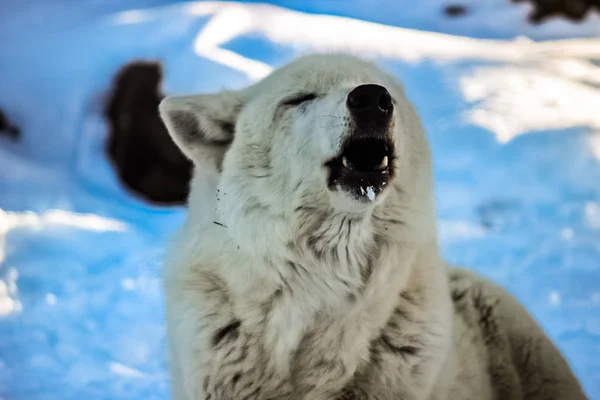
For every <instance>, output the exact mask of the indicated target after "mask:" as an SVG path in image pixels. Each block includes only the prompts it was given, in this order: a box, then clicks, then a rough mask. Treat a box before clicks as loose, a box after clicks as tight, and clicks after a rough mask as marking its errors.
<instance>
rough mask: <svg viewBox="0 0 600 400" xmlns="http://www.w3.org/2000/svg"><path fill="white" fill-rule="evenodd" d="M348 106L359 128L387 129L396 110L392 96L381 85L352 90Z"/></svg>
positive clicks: (362, 86) (361, 86)
mask: <svg viewBox="0 0 600 400" xmlns="http://www.w3.org/2000/svg"><path fill="white" fill-rule="evenodd" d="M346 106H347V107H348V110H349V111H350V114H351V115H352V117H353V119H354V122H355V123H356V125H357V126H358V127H365V128H377V127H381V128H383V127H385V126H387V124H388V123H389V121H390V119H391V115H392V112H393V110H394V104H393V102H392V96H391V95H390V93H389V92H388V91H387V89H386V88H384V87H383V86H380V85H375V84H368V85H360V86H357V87H355V88H354V89H352V91H351V92H350V93H349V94H348V98H347V99H346Z"/></svg>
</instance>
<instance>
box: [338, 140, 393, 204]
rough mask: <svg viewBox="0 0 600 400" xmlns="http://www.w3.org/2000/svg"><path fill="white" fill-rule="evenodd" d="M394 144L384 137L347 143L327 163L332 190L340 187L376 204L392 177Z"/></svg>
mask: <svg viewBox="0 0 600 400" xmlns="http://www.w3.org/2000/svg"><path fill="white" fill-rule="evenodd" d="M393 161H394V145H393V143H392V142H391V141H390V140H388V139H383V138H357V139H353V140H350V141H348V142H347V143H346V144H345V145H344V147H343V149H342V152H341V154H340V155H339V156H338V157H336V158H334V159H332V160H330V161H329V162H327V163H326V166H328V167H329V170H330V174H329V188H330V189H332V190H335V189H337V188H338V187H339V188H341V189H342V190H344V191H346V192H349V193H350V194H352V195H353V196H354V197H355V198H357V199H359V200H362V201H374V200H375V198H376V197H377V195H379V194H380V193H381V192H382V191H383V190H384V189H385V186H386V185H387V183H388V182H389V180H390V178H391V177H392V176H393V173H394V168H393V165H394V163H393Z"/></svg>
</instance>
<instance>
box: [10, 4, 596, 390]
mask: <svg viewBox="0 0 600 400" xmlns="http://www.w3.org/2000/svg"><path fill="white" fill-rule="evenodd" d="M24 4H26V5H24ZM127 4H128V6H125V5H124V2H121V1H117V0H104V1H102V2H98V1H93V0H86V1H80V2H72V1H69V0H58V1H56V2H51V3H48V2H43V1H41V0H32V1H30V2H27V3H25V2H20V1H17V0H7V1H5V2H3V4H2V6H1V8H2V10H1V11H0V15H2V16H1V17H0V20H1V21H0V22H2V23H1V24H0V43H2V52H0V87H2V90H1V91H0V108H2V109H4V110H5V111H6V113H7V114H8V115H9V116H10V117H11V118H12V119H13V122H14V123H15V124H16V125H18V126H20V127H21V128H22V132H23V138H22V140H21V141H20V142H17V143H13V142H11V141H10V140H8V139H6V138H4V137H2V136H0V166H1V168H0V398H6V399H25V398H26V399H28V400H42V399H43V400H46V399H61V400H68V399H75V398H77V399H80V398H86V399H111V400H116V399H137V398H140V399H142V398H143V399H146V400H148V399H166V398H168V380H167V373H166V369H165V354H164V348H165V342H164V331H163V325H164V324H163V312H162V292H161V286H160V264H161V260H162V256H163V249H164V244H165V241H166V240H167V238H168V237H169V236H170V235H171V234H172V233H173V232H174V230H175V229H176V228H177V227H178V226H179V225H180V224H181V222H182V220H183V218H184V215H185V211H184V210H183V209H182V208H159V207H153V206H148V205H145V204H143V203H142V202H140V201H139V200H137V199H135V198H133V197H132V196H131V195H130V194H128V193H127V192H126V191H125V190H123V189H122V188H121V187H120V185H119V184H118V182H117V180H116V178H115V175H114V172H113V171H112V169H111V166H110V165H109V163H108V162H107V160H106V158H105V156H104V153H103V143H104V141H105V138H106V125H105V123H104V121H103V119H102V116H101V110H102V104H103V103H102V101H103V99H104V96H105V94H106V90H107V87H108V85H109V83H110V80H111V78H112V76H113V74H114V72H115V71H116V70H117V69H118V68H119V67H120V66H121V65H122V64H123V63H125V62H127V61H129V60H130V59H132V58H144V59H161V60H163V62H164V65H165V71H166V74H167V77H166V81H165V85H164V86H165V90H167V91H168V92H169V93H191V92H199V91H214V90H219V89H222V88H224V87H230V88H236V87H241V86H243V85H246V84H248V83H250V82H252V81H253V80H255V79H257V78H259V77H261V76H264V75H265V74H267V73H268V72H269V71H271V70H272V69H274V68H276V67H278V66H280V65H281V64H283V63H285V62H287V61H289V60H291V59H292V58H293V57H294V56H296V55H298V54H303V53H306V52H309V51H348V52H352V53H357V54H361V55H364V56H367V57H370V58H373V59H376V60H377V61H378V62H379V63H380V64H381V65H382V66H383V67H384V68H386V69H387V70H388V71H390V73H392V74H394V75H396V76H398V77H400V78H401V79H402V80H403V82H404V83H405V86H406V91H407V93H408V95H409V97H410V98H411V99H412V100H413V102H414V103H415V105H416V107H417V109H418V111H419V113H420V115H421V116H422V118H423V123H424V126H425V128H426V130H427V132H428V134H429V137H430V141H431V147H432V151H433V154H434V168H435V178H436V191H437V206H438V215H439V217H440V225H439V230H440V240H441V243H442V249H443V252H444V255H445V257H446V258H447V259H448V260H450V261H452V262H456V263H459V264H461V265H464V266H467V267H470V268H473V269H476V270H478V271H480V272H481V273H483V274H485V275H487V276H489V277H491V278H492V279H494V280H495V281H497V282H498V283H499V284H501V285H503V286H504V287H506V288H507V289H509V290H510V291H511V292H512V293H514V294H515V295H516V296H517V297H518V298H519V299H520V300H521V301H522V302H523V303H524V304H525V305H526V306H527V307H528V309H529V310H530V311H531V312H532V313H533V314H534V316H535V317H536V318H537V319H538V320H539V321H540V322H541V324H542V325H543V327H544V328H545V329H546V330H547V331H548V333H549V334H550V336H551V337H552V338H553V339H554V340H555V341H556V343H557V345H558V346H559V347H560V349H561V350H562V351H563V352H564V353H565V355H566V356H567V358H568V360H569V362H570V363H571V364H572V366H573V368H574V370H575V372H576V374H577V375H578V376H579V377H580V379H581V381H582V383H583V384H584V387H585V390H586V391H587V393H588V394H589V396H590V398H591V399H592V400H600V184H599V182H600V120H599V119H598V118H599V117H598V112H597V110H598V109H599V106H600V40H599V39H597V38H596V37H598V34H599V33H600V24H599V23H598V22H599V21H598V17H592V18H589V19H588V20H587V21H586V22H585V23H584V24H582V25H575V24H572V23H569V22H565V21H553V22H550V23H548V24H544V25H542V26H537V27H534V26H530V25H528V24H526V23H525V22H524V21H525V15H526V13H527V10H526V6H524V5H519V6H511V5H510V4H509V2H508V1H505V0H489V1H486V2H471V1H468V2H467V3H466V4H468V5H470V7H471V13H470V14H468V15H467V16H466V17H464V18H457V19H446V18H443V16H442V14H441V11H440V10H441V9H442V8H443V6H444V5H446V3H445V2H443V1H442V0H427V1H423V2H421V3H420V4H419V7H414V6H410V5H411V4H412V3H409V2H403V1H396V0H382V1H381V2H380V4H378V6H377V7H373V5H372V2H371V1H364V0H348V1H344V2H340V1H335V0H317V1H308V2H307V1H304V0H281V1H277V2H273V4H271V5H265V4H259V3H254V2H248V3H235V2H199V3H188V2H174V1H169V0H134V1H132V2H127ZM133 7H136V8H135V9H133ZM325 14H329V15H325ZM351 18H360V20H358V19H351ZM567 38H568V39H569V40H565V39H567Z"/></svg>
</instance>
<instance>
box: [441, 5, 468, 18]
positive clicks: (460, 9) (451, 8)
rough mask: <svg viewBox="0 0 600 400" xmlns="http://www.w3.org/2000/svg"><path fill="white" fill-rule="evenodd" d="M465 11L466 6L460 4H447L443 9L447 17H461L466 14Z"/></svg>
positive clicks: (466, 10)
mask: <svg viewBox="0 0 600 400" xmlns="http://www.w3.org/2000/svg"><path fill="white" fill-rule="evenodd" d="M467 12H468V9H467V7H466V6H463V5H460V4H451V5H447V6H446V8H445V9H444V14H446V15H447V16H449V17H462V16H464V15H466V14H467Z"/></svg>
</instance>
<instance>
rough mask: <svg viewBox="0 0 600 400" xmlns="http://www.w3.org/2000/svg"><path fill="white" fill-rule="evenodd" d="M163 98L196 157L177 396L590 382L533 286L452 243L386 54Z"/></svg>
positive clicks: (567, 392) (447, 394)
mask: <svg viewBox="0 0 600 400" xmlns="http://www.w3.org/2000/svg"><path fill="white" fill-rule="evenodd" d="M160 112H161V116H162V118H163V119H164V121H165V123H166V125H167V127H168V130H169V132H170V134H171V136H172V137H173V140H174V141H175V142H176V143H177V144H178V145H179V147H180V148H181V150H182V151H183V152H184V153H185V154H186V155H187V156H188V157H189V158H190V159H191V160H192V161H193V162H194V163H195V166H196V168H195V175H194V178H193V180H192V183H191V186H192V188H191V194H190V197H189V215H188V218H187V221H186V223H185V225H184V226H183V228H182V229H181V230H180V232H179V233H178V235H177V236H176V238H175V240H174V241H173V244H172V246H171V249H170V255H169V256H168V257H167V262H166V265H165V275H164V279H165V295H166V318H167V332H168V342H169V348H170V351H169V353H170V368H171V376H172V390H173V397H174V398H175V399H176V400H183V399H186V400H199V399H202V400H204V399H207V400H208V399H211V400H221V399H235V400H245V399H247V400H253V399H256V400H267V399H315V400H317V399H365V400H366V399H377V400H392V399H402V400H425V399H435V400H441V399H448V400H487V399H490V400H491V399H498V400H519V399H535V400H541V399H565V400H578V399H585V395H584V394H583V392H582V389H581V386H580V384H579V382H578V381H577V379H576V378H575V377H574V375H573V373H572V372H571V369H570V367H569V365H568V364H567V362H566V361H565V359H564V358H563V357H562V355H561V354H560V353H559V351H558V350H557V348H556V347H555V346H554V345H553V343H552V342H551V341H550V339H549V338H548V337H547V336H546V334H545V333H544V331H543V330H542V329H541V328H540V327H539V325H538V324H537V323H536V322H535V321H534V320H533V318H532V317H531V316H530V315H529V314H528V313H527V311H526V310H525V309H524V308H523V307H521V305H520V304H519V303H517V302H516V301H515V300H514V299H513V298H512V297H511V296H510V295H508V294H507V293H506V292H505V291H503V290H502V289H500V288H499V287H497V286H495V285H493V284H492V283H490V282H488V281H486V280H484V279H482V278H480V277H478V276H476V275H474V274H472V273H470V272H468V271H465V270H461V269H455V268H450V267H449V266H448V265H447V264H446V263H445V262H444V261H443V260H442V259H441V258H440V254H439V249H438V241H437V237H436V214H435V207H434V195H433V179H432V167H431V156H430V152H429V147H428V142H427V139H426V136H425V133H424V132H423V128H422V127H421V123H420V121H419V118H418V116H417V115H416V113H415V110H414V109H413V106H412V105H411V104H410V103H409V101H408V100H407V98H406V95H405V93H404V91H403V88H402V87H401V85H400V83H399V82H397V81H396V80H395V79H394V78H392V77H391V76H389V75H387V74H386V73H384V72H383V71H381V70H380V69H378V68H377V67H376V66H375V65H373V64H371V63H369V62H366V61H363V60H360V59H357V58H354V57H351V56H347V55H311V56H305V57H303V58H300V59H298V60H296V61H295V62H293V63H291V64H289V65H287V66H284V67H283V68H280V69H278V70H276V71H275V72H274V73H272V74H271V75H270V76H268V77H266V78H265V79H263V80H262V81H260V82H258V83H257V84H255V85H252V86H250V87H248V88H246V89H244V90H240V91H226V92H222V93H219V94H211V95H197V96H185V97H167V98H166V99H165V100H163V102H162V103H161V105H160Z"/></svg>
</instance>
